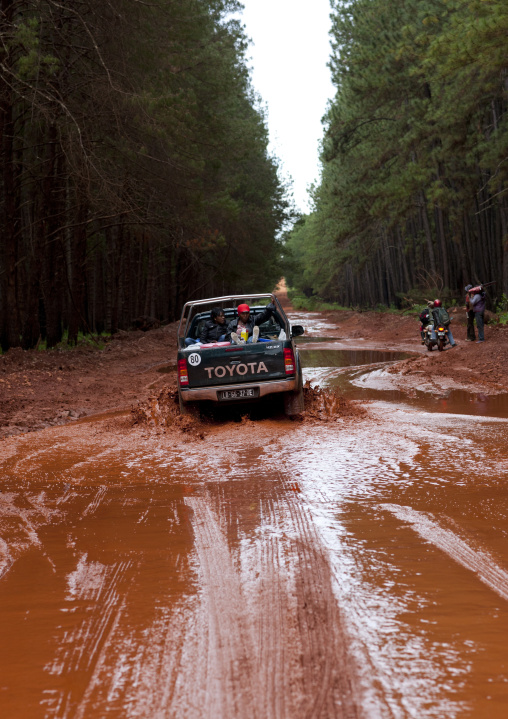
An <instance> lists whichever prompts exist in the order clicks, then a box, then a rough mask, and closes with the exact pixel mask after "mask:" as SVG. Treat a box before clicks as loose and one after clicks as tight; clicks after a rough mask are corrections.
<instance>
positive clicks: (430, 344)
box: [423, 324, 448, 352]
mask: <svg viewBox="0 0 508 719" xmlns="http://www.w3.org/2000/svg"><path fill="white" fill-rule="evenodd" d="M433 329H434V325H432V324H429V325H427V326H426V327H424V329H423V343H424V345H426V347H427V349H428V350H429V352H432V349H433V348H434V347H437V349H438V351H439V352H442V351H443V350H444V348H445V345H446V344H448V330H447V329H446V327H443V325H438V326H437V327H436V332H435V338H434V337H432V330H433Z"/></svg>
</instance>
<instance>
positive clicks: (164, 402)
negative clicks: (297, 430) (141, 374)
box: [131, 380, 367, 439]
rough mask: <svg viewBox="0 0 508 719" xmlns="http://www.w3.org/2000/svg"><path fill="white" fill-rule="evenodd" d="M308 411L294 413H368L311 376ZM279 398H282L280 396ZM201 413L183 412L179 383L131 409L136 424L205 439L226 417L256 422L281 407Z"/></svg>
mask: <svg viewBox="0 0 508 719" xmlns="http://www.w3.org/2000/svg"><path fill="white" fill-rule="evenodd" d="M303 392H304V398H305V411H304V412H303V413H302V414H299V415H296V416H294V417H291V420H293V421H297V422H309V423H311V422H316V421H317V422H338V421H342V420H345V419H351V418H354V419H359V418H363V417H365V416H366V415H367V410H366V409H365V407H363V406H362V404H360V403H359V402H358V401H355V400H350V399H346V398H345V397H344V396H342V395H340V394H339V393H338V392H337V391H336V390H334V389H333V388H325V387H320V386H319V385H317V386H311V382H310V380H309V381H307V382H306V383H305V386H304V388H303ZM276 399H278V398H276ZM207 409H208V412H207V413H205V412H202V413H201V414H200V415H199V416H198V415H196V416H187V415H186V416H182V415H181V414H180V408H179V404H178V390H177V388H176V387H175V386H166V387H163V388H162V389H161V390H159V391H157V392H154V393H153V394H152V395H151V396H150V397H149V398H148V399H147V400H146V401H145V402H140V403H138V404H137V405H136V406H135V407H132V409H131V423H132V425H133V426H134V425H144V426H147V427H150V428H152V429H154V430H159V431H160V430H162V431H168V430H175V429H176V430H179V431H180V432H183V433H185V434H188V435H189V436H190V437H192V439H204V438H205V436H206V434H207V430H208V431H209V430H210V429H211V426H212V425H216V424H217V421H219V422H220V420H221V419H222V420H223V421H225V422H226V423H228V422H230V421H238V422H244V423H245V422H252V421H256V420H260V419H266V418H268V417H269V416H273V415H277V414H278V410H279V407H278V405H276V404H275V402H274V404H273V405H270V406H268V407H265V411H264V412H263V411H261V412H260V408H259V407H258V405H257V404H256V405H243V406H242V407H240V406H237V405H232V406H229V407H220V408H213V409H210V408H207Z"/></svg>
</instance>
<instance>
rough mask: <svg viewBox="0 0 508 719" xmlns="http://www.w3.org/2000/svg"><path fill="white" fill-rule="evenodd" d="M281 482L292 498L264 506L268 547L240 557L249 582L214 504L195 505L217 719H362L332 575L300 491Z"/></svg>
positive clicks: (195, 501)
mask: <svg viewBox="0 0 508 719" xmlns="http://www.w3.org/2000/svg"><path fill="white" fill-rule="evenodd" d="M259 469H260V468H259V467H255V468H254V467H252V465H251V470H250V471H251V472H252V471H259ZM272 474H273V473H272ZM277 474H278V473H277ZM278 476H279V480H280V484H281V485H282V488H283V490H285V491H284V493H283V495H282V497H280V498H279V499H276V500H266V499H265V500H263V501H262V503H261V507H262V517H263V518H262V526H261V527H260V529H259V539H258V541H257V542H256V543H255V544H254V545H251V547H250V550H248V549H247V550H246V549H245V548H244V549H243V551H242V549H241V550H240V559H239V561H240V564H243V565H245V566H244V570H243V580H244V581H243V582H242V581H241V576H240V574H239V572H238V570H237V569H236V568H235V562H234V561H233V557H232V555H231V551H230V549H229V547H228V544H227V540H226V537H225V536H224V533H223V531H222V529H221V523H220V520H219V517H218V515H216V514H215V513H214V512H213V511H212V509H211V508H210V506H209V500H207V499H206V498H186V500H185V501H186V504H188V506H189V507H190V508H191V509H192V510H193V515H194V516H193V518H192V523H193V527H194V533H195V545H196V551H197V554H198V560H199V569H198V571H199V572H200V574H201V576H202V586H203V592H204V597H205V599H204V601H205V603H206V605H207V609H206V611H205V612H204V616H205V618H206V617H208V620H207V621H208V627H207V634H208V642H207V648H206V652H207V653H206V656H207V673H206V677H207V678H206V681H207V683H208V685H207V699H206V704H207V706H208V709H207V716H210V717H211V716H228V717H229V716H230V717H244V716H249V717H257V716H260V717H267V718H270V719H271V718H272V717H273V718H274V719H283V718H284V717H291V718H292V717H305V718H306V719H318V718H319V717H322V718H324V717H326V719H331V718H332V717H335V718H336V719H344V718H347V719H353V717H357V716H359V709H358V703H357V701H356V691H355V683H356V678H355V673H354V671H353V669H352V659H351V657H350V656H348V651H347V641H346V636H345V633H344V632H343V631H342V625H341V617H340V613H339V610H338V607H337V603H336V598H335V595H334V592H333V588H332V579H331V568H330V565H329V562H328V561H327V557H326V553H325V551H324V549H323V548H322V546H321V543H320V539H319V536H318V534H317V532H316V531H315V529H314V527H313V524H312V518H311V516H310V514H309V513H308V512H307V511H306V510H305V507H304V506H303V504H302V502H301V500H300V499H299V498H298V497H295V494H294V492H295V491H296V490H295V489H294V487H293V484H294V483H293V484H291V486H289V485H290V483H288V482H287V481H286V480H285V479H284V478H282V477H281V476H280V475H278ZM249 544H251V543H249ZM249 551H250V553H251V555H253V556H251V558H250V559H251V561H250V563H249V558H248V557H247V556H246V554H248V553H249ZM236 564H237V563H236ZM253 575H255V576H253ZM211 666H214V667H215V670H216V671H215V674H210V667H211ZM217 670H218V671H217ZM213 686H215V689H214V688H213Z"/></svg>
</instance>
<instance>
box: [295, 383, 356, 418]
mask: <svg viewBox="0 0 508 719" xmlns="http://www.w3.org/2000/svg"><path fill="white" fill-rule="evenodd" d="M303 394H304V398H305V412H304V413H303V415H300V417H301V419H302V420H306V419H307V420H318V421H320V422H337V421H339V420H343V419H352V418H354V419H359V418H363V417H366V416H367V410H366V409H365V407H364V406H363V405H362V404H360V403H359V402H354V401H352V400H350V399H346V398H345V397H344V396H343V395H340V394H338V393H337V392H335V391H334V390H333V388H330V389H329V388H325V387H320V386H319V385H317V386H314V387H313V386H311V381H310V380H307V382H306V383H305V386H304V388H303Z"/></svg>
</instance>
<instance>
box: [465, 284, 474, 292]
mask: <svg viewBox="0 0 508 719" xmlns="http://www.w3.org/2000/svg"><path fill="white" fill-rule="evenodd" d="M464 289H465V290H466V292H469V290H472V289H473V285H466V286H465V287H464Z"/></svg>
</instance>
